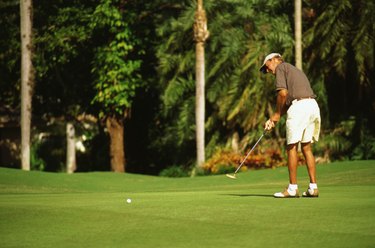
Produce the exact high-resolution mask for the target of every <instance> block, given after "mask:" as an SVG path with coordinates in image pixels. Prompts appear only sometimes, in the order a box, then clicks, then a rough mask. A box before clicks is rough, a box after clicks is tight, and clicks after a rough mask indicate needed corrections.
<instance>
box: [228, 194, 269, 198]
mask: <svg viewBox="0 0 375 248" xmlns="http://www.w3.org/2000/svg"><path fill="white" fill-rule="evenodd" d="M224 195H229V196H237V197H272V198H273V195H262V194H224Z"/></svg>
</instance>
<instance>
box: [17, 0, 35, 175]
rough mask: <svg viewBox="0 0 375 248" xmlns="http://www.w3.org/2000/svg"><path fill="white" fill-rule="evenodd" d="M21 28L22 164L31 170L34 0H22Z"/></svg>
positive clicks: (23, 167)
mask: <svg viewBox="0 0 375 248" xmlns="http://www.w3.org/2000/svg"><path fill="white" fill-rule="evenodd" d="M20 18H21V20H20V30H21V165H22V169H23V170H27V171H29V170H30V129H31V109H32V108H31V100H32V90H33V84H34V70H33V64H32V53H33V49H32V47H33V45H32V1H31V0H21V1H20Z"/></svg>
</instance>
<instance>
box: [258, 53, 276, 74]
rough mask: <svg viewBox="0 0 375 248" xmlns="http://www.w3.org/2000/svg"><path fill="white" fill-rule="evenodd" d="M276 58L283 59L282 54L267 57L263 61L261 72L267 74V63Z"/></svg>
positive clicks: (272, 54)
mask: <svg viewBox="0 0 375 248" xmlns="http://www.w3.org/2000/svg"><path fill="white" fill-rule="evenodd" d="M274 57H281V54H280V53H270V54H268V55H267V56H266V58H265V59H264V61H263V65H262V66H261V67H260V69H259V71H261V72H263V73H264V74H266V73H267V70H266V62H267V61H268V60H270V59H272V58H274Z"/></svg>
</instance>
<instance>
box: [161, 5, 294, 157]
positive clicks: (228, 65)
mask: <svg viewBox="0 0 375 248" xmlns="http://www.w3.org/2000/svg"><path fill="white" fill-rule="evenodd" d="M287 5H288V3H287V2H286V1H268V2H267V3H264V2H260V1H230V0H227V1H219V2H218V1H205V9H206V12H207V19H208V29H209V31H210V37H209V39H208V40H207V41H206V97H207V101H206V103H207V104H206V116H207V120H206V132H207V135H206V137H207V138H208V140H207V144H208V147H207V149H208V151H210V150H211V151H213V150H214V147H216V146H218V145H224V146H225V145H226V144H229V143H230V140H231V137H232V134H233V133H235V132H238V133H240V136H241V137H240V138H241V140H243V141H244V143H245V142H249V141H253V140H254V139H255V138H256V134H257V132H249V131H250V130H257V131H258V130H261V129H262V127H261V126H262V124H263V122H264V121H265V120H266V118H267V116H268V114H269V109H268V106H267V104H266V103H267V102H269V101H273V98H274V94H273V93H272V90H271V89H272V87H273V82H272V79H271V78H270V77H262V76H261V74H260V72H259V67H260V65H261V64H260V63H261V61H263V59H264V55H266V54H267V53H269V52H271V51H278V52H280V53H283V54H284V56H285V58H286V59H291V58H292V56H291V54H292V50H293V37H292V31H291V23H290V21H289V19H288V15H287V14H284V15H283V14H281V15H280V10H281V9H284V8H285V7H286V6H287ZM195 8H196V6H195V5H194V4H190V5H182V9H181V11H180V12H179V14H178V16H177V17H170V18H167V19H165V20H164V22H163V23H162V24H161V25H160V26H158V29H157V34H158V35H159V36H160V39H162V40H163V41H164V42H161V43H160V45H159V46H158V47H157V56H158V59H159V68H158V69H159V70H158V71H159V76H160V86H161V89H164V92H163V95H162V100H163V110H164V111H163V113H164V119H165V121H166V122H168V123H169V125H168V127H167V129H166V132H165V133H166V135H165V136H164V137H163V139H164V142H165V144H168V143H173V144H175V145H177V146H179V147H180V146H181V145H182V144H185V143H186V142H191V141H194V140H195V132H194V130H195V117H194V109H195V108H194V106H195V97H194V96H195V77H194V71H195V56H194V53H195V50H194V41H193V35H192V27H193V22H194V13H195ZM260 10H262V11H260ZM271 16H272V18H271ZM264 81H265V82H264ZM186 117H188V118H186ZM192 144H193V143H192ZM211 146H212V147H211ZM191 149H192V148H191ZM210 155H211V154H208V156H210Z"/></svg>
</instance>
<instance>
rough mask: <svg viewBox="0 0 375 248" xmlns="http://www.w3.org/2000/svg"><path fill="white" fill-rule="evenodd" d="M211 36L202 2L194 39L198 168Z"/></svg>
mask: <svg viewBox="0 0 375 248" xmlns="http://www.w3.org/2000/svg"><path fill="white" fill-rule="evenodd" d="M208 36H209V32H208V30H207V19H206V13H205V11H204V10H203V3H202V0H199V1H198V6H197V11H196V13H195V22H194V39H195V41H196V46H195V49H196V65H195V66H196V67H195V70H196V74H195V79H196V96H195V97H196V100H195V102H196V104H195V122H196V128H197V129H196V142H197V167H202V166H203V164H204V161H205V151H204V147H205V144H204V143H205V138H204V133H205V132H204V126H205V93H204V88H205V64H204V43H205V41H206V39H207V38H208Z"/></svg>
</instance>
